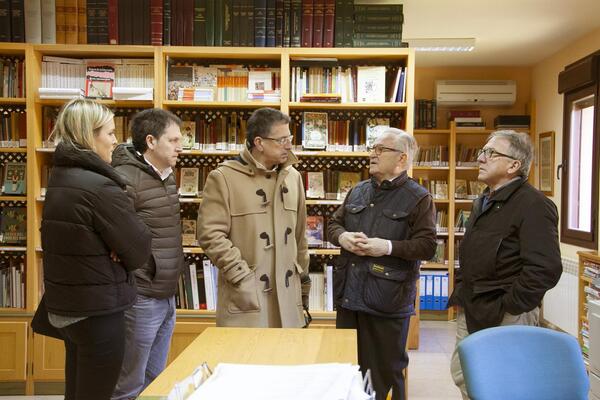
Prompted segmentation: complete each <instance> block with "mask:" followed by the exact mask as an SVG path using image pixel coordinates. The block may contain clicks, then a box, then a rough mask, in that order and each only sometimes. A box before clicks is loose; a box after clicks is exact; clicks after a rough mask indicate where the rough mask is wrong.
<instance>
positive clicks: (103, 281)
mask: <svg viewBox="0 0 600 400" xmlns="http://www.w3.org/2000/svg"><path fill="white" fill-rule="evenodd" d="M114 130H115V124H114V122H113V113H112V112H111V111H110V110H109V109H108V108H106V107H105V106H103V105H100V104H98V103H95V102H93V101H90V100H83V99H76V100H72V101H70V102H69V103H67V104H66V105H65V106H64V107H63V109H62V110H61V112H60V114H59V115H58V118H57V121H56V126H55V128H54V131H53V133H52V135H53V136H54V139H55V141H56V142H57V143H58V144H57V147H56V151H55V153H54V165H53V168H52V172H51V174H50V179H49V182H48V191H47V194H46V201H45V203H44V212H43V219H42V228H41V231H42V246H43V249H44V285H45V294H44V302H45V307H46V309H47V311H48V320H49V322H50V324H51V325H52V326H53V327H55V328H57V330H58V332H60V335H61V336H62V338H63V340H64V342H65V348H66V362H65V378H66V387H65V399H67V400H72V399H85V400H90V399H109V398H110V395H111V393H112V392H113V389H114V387H115V384H116V382H117V379H118V376H119V371H120V368H121V364H122V361H123V351H124V343H125V342H124V338H125V336H124V335H125V331H124V310H126V309H127V308H129V307H131V305H132V304H133V302H134V301H135V297H136V289H135V280H134V279H133V275H132V274H131V271H133V270H134V269H136V268H138V267H140V266H142V265H144V264H145V263H146V262H147V261H148V259H149V257H150V243H151V234H150V231H149V230H148V228H147V227H146V226H145V225H144V224H143V223H142V222H141V221H140V220H139V218H138V217H137V215H136V213H135V211H134V210H133V207H132V205H131V202H130V200H129V199H128V198H127V195H126V193H125V183H124V182H123V180H122V178H121V177H120V175H119V174H118V173H117V172H116V171H115V170H114V169H113V168H112V167H111V165H110V162H111V159H112V151H113V148H114V146H115V144H116V139H115V135H114Z"/></svg>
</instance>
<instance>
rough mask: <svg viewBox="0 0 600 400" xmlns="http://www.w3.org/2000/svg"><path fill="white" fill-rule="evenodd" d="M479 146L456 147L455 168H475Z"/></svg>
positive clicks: (461, 144)
mask: <svg viewBox="0 0 600 400" xmlns="http://www.w3.org/2000/svg"><path fill="white" fill-rule="evenodd" d="M479 150H481V146H470V145H467V144H463V143H458V144H457V145H456V166H458V167H477V166H479V163H478V162H477V157H478V154H479Z"/></svg>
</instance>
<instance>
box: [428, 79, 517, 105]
mask: <svg viewBox="0 0 600 400" xmlns="http://www.w3.org/2000/svg"><path fill="white" fill-rule="evenodd" d="M435 98H436V100H437V103H438V105H446V106H465V105H490V106H500V105H511V104H514V103H515V101H516V99H517V82H515V81H470V80H444V81H435Z"/></svg>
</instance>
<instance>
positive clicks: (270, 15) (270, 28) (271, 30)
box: [266, 0, 277, 47]
mask: <svg viewBox="0 0 600 400" xmlns="http://www.w3.org/2000/svg"><path fill="white" fill-rule="evenodd" d="M276 12H277V10H276V5H275V0H267V41H266V45H267V47H275V14H276Z"/></svg>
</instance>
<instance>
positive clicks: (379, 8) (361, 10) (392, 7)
mask: <svg viewBox="0 0 600 400" xmlns="http://www.w3.org/2000/svg"><path fill="white" fill-rule="evenodd" d="M354 12H355V13H357V14H363V15H369V14H379V15H384V14H402V4H389V5H387V4H357V5H355V6H354Z"/></svg>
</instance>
